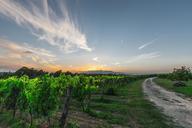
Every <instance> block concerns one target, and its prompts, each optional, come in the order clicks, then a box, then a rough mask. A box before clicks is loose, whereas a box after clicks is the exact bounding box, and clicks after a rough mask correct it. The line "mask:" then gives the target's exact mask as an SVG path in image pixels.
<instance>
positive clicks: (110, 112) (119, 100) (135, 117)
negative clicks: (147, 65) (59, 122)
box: [89, 80, 176, 128]
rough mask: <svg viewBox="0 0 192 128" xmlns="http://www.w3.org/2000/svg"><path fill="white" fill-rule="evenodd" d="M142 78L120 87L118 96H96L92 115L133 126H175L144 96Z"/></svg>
mask: <svg viewBox="0 0 192 128" xmlns="http://www.w3.org/2000/svg"><path fill="white" fill-rule="evenodd" d="M142 82H143V81H142V80H140V81H136V82H134V83H131V84H128V85H123V86H121V87H119V88H118V89H117V90H116V91H117V94H118V95H117V96H105V97H104V100H101V99H100V96H94V97H93V100H92V103H91V111H90V113H89V114H90V115H91V116H94V117H97V118H101V119H104V120H106V121H107V122H108V123H110V124H119V125H122V126H126V127H131V128H173V127H174V128H175V127H176V126H173V123H172V122H171V121H170V120H168V119H167V118H166V117H165V116H164V115H162V114H161V113H160V111H159V109H157V108H156V107H155V106H154V105H153V104H152V103H151V102H149V101H148V100H146V99H145V98H144V94H143V91H142Z"/></svg>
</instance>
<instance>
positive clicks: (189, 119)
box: [143, 78, 192, 128]
mask: <svg viewBox="0 0 192 128" xmlns="http://www.w3.org/2000/svg"><path fill="white" fill-rule="evenodd" d="M143 91H144V93H145V94H146V96H147V98H148V99H149V100H150V101H151V102H153V103H154V104H155V105H156V106H157V107H159V108H160V109H162V111H163V113H164V114H165V115H167V116H168V117H171V118H172V119H173V121H174V122H175V123H177V124H178V125H181V126H183V127H184V128H192V101H189V100H187V99H184V98H182V97H180V96H178V95H177V94H176V93H175V92H170V91H167V90H165V89H164V88H162V87H160V86H158V85H157V84H155V83H154V82H153V78H149V79H146V80H145V81H144V83H143Z"/></svg>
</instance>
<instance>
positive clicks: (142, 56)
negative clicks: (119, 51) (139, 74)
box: [126, 52, 160, 63]
mask: <svg viewBox="0 0 192 128" xmlns="http://www.w3.org/2000/svg"><path fill="white" fill-rule="evenodd" d="M157 57H160V53H159V52H151V53H146V54H140V55H137V56H134V57H132V58H130V59H129V60H128V61H126V63H133V62H137V61H143V60H148V59H153V58H157Z"/></svg>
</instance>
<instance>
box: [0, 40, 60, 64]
mask: <svg viewBox="0 0 192 128" xmlns="http://www.w3.org/2000/svg"><path fill="white" fill-rule="evenodd" d="M0 50H1V51H2V53H1V56H0V59H1V60H4V62H5V61H6V60H7V61H9V62H10V63H12V61H13V62H14V61H22V62H25V63H32V62H33V63H35V64H41V65H45V64H50V63H53V62H54V61H56V56H55V55H54V54H52V53H51V52H50V51H48V50H45V49H42V48H34V47H32V46H29V45H28V44H26V43H22V45H19V44H18V43H16V42H13V41H10V40H5V39H0ZM30 61H32V62H30Z"/></svg>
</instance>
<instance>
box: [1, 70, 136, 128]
mask: <svg viewBox="0 0 192 128" xmlns="http://www.w3.org/2000/svg"><path fill="white" fill-rule="evenodd" d="M136 79H137V78H135V77H127V76H106V75H104V76H87V75H65V74H60V75H59V76H57V77H55V76H53V75H50V74H46V75H42V76H40V77H36V78H32V79H31V78H29V77H28V76H25V75H24V76H21V77H16V76H12V77H8V78H5V79H1V80H0V96H1V97H0V104H1V106H0V107H1V112H3V111H7V112H10V113H12V118H13V119H14V118H16V117H17V118H18V115H19V119H21V120H23V122H28V123H25V125H26V126H22V127H37V126H40V125H41V123H42V122H47V123H46V124H47V125H48V126H49V127H60V128H63V127H64V126H65V125H66V119H67V116H68V111H69V107H70V102H71V101H72V100H75V101H76V102H78V107H80V108H81V110H82V111H83V112H87V113H90V111H91V108H90V102H91V97H92V96H93V95H99V96H100V99H101V100H103V99H104V95H115V93H116V92H115V90H116V88H118V86H120V85H122V84H125V83H129V82H131V81H134V80H136ZM114 85H115V86H114ZM58 113H60V114H58ZM55 115H60V117H57V120H55V118H56V116H55ZM26 117H27V118H26ZM23 125H24V124H23Z"/></svg>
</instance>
